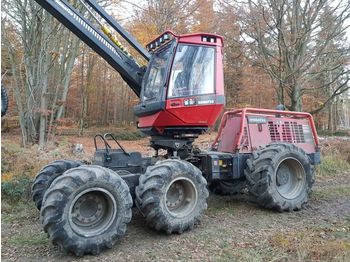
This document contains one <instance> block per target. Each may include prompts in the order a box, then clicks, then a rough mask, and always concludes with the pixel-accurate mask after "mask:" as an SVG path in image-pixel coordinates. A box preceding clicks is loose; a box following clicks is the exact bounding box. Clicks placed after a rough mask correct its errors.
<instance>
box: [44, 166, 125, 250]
mask: <svg viewBox="0 0 350 262" xmlns="http://www.w3.org/2000/svg"><path fill="white" fill-rule="evenodd" d="M131 207H132V199H131V196H130V193H129V188H128V186H127V184H126V183H125V182H124V180H123V179H122V178H121V177H120V176H119V175H117V174H116V173H115V172H114V171H112V170H110V169H107V168H103V167H100V166H94V165H91V166H80V167H77V168H73V169H70V170H68V171H66V172H65V173H64V174H63V175H62V176H60V177H58V178H56V179H55V180H54V181H53V183H52V184H51V186H50V187H49V189H48V190H47V191H46V193H45V196H44V200H43V205H42V208H41V219H42V223H43V225H44V230H45V232H46V233H48V236H49V238H50V240H51V241H52V242H53V244H55V245H58V246H59V247H60V248H61V249H63V250H65V251H67V252H72V253H74V254H75V255H77V256H82V255H84V254H89V253H90V254H98V253H100V251H102V250H103V249H105V248H111V247H112V246H113V245H114V244H115V243H116V242H117V241H118V239H120V238H121V237H122V236H123V235H124V234H125V232H126V225H127V223H129V222H130V220H131Z"/></svg>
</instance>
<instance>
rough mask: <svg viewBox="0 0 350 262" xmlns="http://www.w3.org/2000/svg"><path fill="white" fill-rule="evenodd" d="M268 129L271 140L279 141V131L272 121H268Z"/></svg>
mask: <svg viewBox="0 0 350 262" xmlns="http://www.w3.org/2000/svg"><path fill="white" fill-rule="evenodd" d="M269 131H270V136H271V141H272V142H280V141H281V137H280V133H279V132H278V128H277V125H276V124H274V123H273V122H269Z"/></svg>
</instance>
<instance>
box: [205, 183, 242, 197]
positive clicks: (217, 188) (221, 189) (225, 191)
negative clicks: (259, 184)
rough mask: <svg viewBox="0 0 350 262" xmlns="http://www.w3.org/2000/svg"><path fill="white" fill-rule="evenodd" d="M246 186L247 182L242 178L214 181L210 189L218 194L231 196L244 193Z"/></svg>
mask: <svg viewBox="0 0 350 262" xmlns="http://www.w3.org/2000/svg"><path fill="white" fill-rule="evenodd" d="M246 187H247V185H246V182H245V181H242V180H233V181H213V182H211V183H210V185H209V190H210V191H211V192H213V193H214V194H216V195H220V196H230V195H237V194H240V193H242V192H243V190H244V189H245V188H246Z"/></svg>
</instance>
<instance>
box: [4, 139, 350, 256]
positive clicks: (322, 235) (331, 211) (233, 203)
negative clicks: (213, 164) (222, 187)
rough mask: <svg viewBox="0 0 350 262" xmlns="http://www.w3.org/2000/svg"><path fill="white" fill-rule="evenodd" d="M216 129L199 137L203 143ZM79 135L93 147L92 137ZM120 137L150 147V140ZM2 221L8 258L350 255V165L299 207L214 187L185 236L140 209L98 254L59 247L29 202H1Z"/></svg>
mask: <svg viewBox="0 0 350 262" xmlns="http://www.w3.org/2000/svg"><path fill="white" fill-rule="evenodd" d="M213 136H214V134H213V135H209V136H205V137H202V138H200V139H199V144H200V145H201V147H206V145H207V144H209V143H210V141H212V140H213ZM73 140H74V141H70V142H71V143H73V144H74V143H81V144H83V145H84V150H85V152H86V153H87V154H89V153H92V152H93V150H94V147H93V143H92V142H91V139H90V140H89V139H87V138H74V139H73ZM5 141H6V137H5ZM89 141H90V142H89ZM344 143H349V141H345V142H344ZM122 144H123V145H124V146H125V147H126V148H128V149H130V150H138V151H143V153H144V154H152V150H149V149H147V144H148V140H147V139H142V140H140V141H137V142H135V141H123V142H122ZM1 226H2V229H1V238H2V239H1V243H2V247H1V249H2V250H1V258H2V260H3V261H188V260H192V261H350V170H342V172H340V173H332V174H327V175H322V176H320V177H317V178H316V183H315V185H314V188H313V194H312V196H311V199H310V201H309V203H308V204H307V205H306V207H305V208H304V209H303V210H301V211H298V212H290V213H278V212H274V211H269V210H265V209H262V208H259V207H257V206H256V205H255V204H254V203H251V202H249V201H248V197H247V196H246V195H239V196H227V197H223V196H215V195H213V194H211V195H210V197H209V205H208V209H207V211H206V212H205V213H204V215H203V218H202V221H201V223H200V224H198V225H197V226H196V227H195V228H194V229H193V230H192V231H190V232H186V233H184V234H182V235H170V236H168V235H165V234H160V233H157V232H155V231H154V230H152V229H150V228H148V227H147V226H146V225H145V220H144V218H143V217H142V215H141V214H140V213H139V212H138V210H136V209H134V210H133V219H132V221H131V223H130V224H129V226H128V230H127V234H126V235H125V237H124V238H123V239H122V240H121V241H120V243H119V244H117V245H116V246H115V247H113V248H112V249H110V250H106V251H104V252H102V253H101V254H100V255H99V256H84V257H82V258H76V257H74V256H72V255H70V254H64V253H62V252H60V251H59V250H58V249H57V248H56V247H55V246H53V245H52V244H50V242H49V240H48V239H47V237H46V234H45V233H44V232H43V230H42V226H41V223H40V220H39V213H38V211H37V210H36V209H35V207H34V205H33V203H31V202H27V203H21V204H18V206H15V207H14V206H11V203H7V202H3V203H2V219H1Z"/></svg>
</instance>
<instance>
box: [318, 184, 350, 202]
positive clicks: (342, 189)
mask: <svg viewBox="0 0 350 262" xmlns="http://www.w3.org/2000/svg"><path fill="white" fill-rule="evenodd" d="M347 196H348V197H350V186H336V187H329V188H322V189H321V190H315V191H313V192H312V197H313V198H316V199H329V198H337V197H347Z"/></svg>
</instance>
